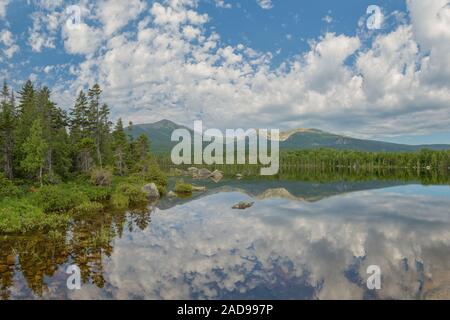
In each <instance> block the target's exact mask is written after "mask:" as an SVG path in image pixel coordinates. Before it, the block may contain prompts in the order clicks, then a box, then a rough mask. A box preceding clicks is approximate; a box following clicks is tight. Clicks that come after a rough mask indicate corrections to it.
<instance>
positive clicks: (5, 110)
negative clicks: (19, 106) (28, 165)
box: [0, 82, 16, 179]
mask: <svg viewBox="0 0 450 320" xmlns="http://www.w3.org/2000/svg"><path fill="white" fill-rule="evenodd" d="M14 109H15V107H14V95H13V93H12V92H11V94H10V92H9V88H8V86H7V84H6V82H5V83H4V84H3V89H2V92H1V104H0V144H1V146H0V149H1V150H2V153H3V159H0V161H1V162H2V164H3V171H4V174H5V176H6V177H7V178H9V179H12V178H13V177H14V170H13V152H14V128H15V124H16V120H15V110H14Z"/></svg>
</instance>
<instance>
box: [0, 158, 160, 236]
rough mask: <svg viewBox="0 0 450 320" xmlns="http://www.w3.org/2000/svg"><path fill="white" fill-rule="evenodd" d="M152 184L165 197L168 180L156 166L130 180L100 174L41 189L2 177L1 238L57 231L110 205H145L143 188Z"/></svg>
mask: <svg viewBox="0 0 450 320" xmlns="http://www.w3.org/2000/svg"><path fill="white" fill-rule="evenodd" d="M150 182H154V183H155V184H156V185H157V187H158V190H159V191H160V194H165V190H166V187H167V177H166V176H165V174H164V173H162V172H161V171H160V170H159V169H158V168H157V167H156V166H154V165H153V164H151V165H149V166H148V167H147V169H146V171H145V172H144V171H143V172H141V173H139V174H133V175H131V176H128V177H115V176H112V177H111V176H110V175H109V172H108V171H107V170H103V171H102V170H97V171H96V172H94V173H93V174H92V176H91V177H87V176H78V177H76V178H75V179H74V180H72V181H70V182H66V183H59V184H57V185H44V186H43V187H40V188H37V187H34V186H27V185H25V184H21V186H20V187H18V186H16V185H15V184H14V183H13V182H11V181H10V180H8V179H6V178H4V177H3V176H2V175H1V174H0V234H2V233H4V234H10V233H13V234H14V233H17V234H18V233H27V232H30V231H39V230H46V231H48V232H50V231H52V230H53V231H57V229H58V228H60V227H64V226H66V225H67V223H68V222H69V221H70V219H71V218H72V215H74V214H79V213H81V214H87V213H88V214H96V213H99V212H101V211H102V210H103V209H104V206H107V205H108V204H110V205H112V206H113V207H115V208H118V209H125V208H128V207H130V206H134V205H139V204H142V203H145V202H146V201H147V197H146V194H145V193H144V192H143V191H142V187H143V186H144V185H145V184H146V183H150Z"/></svg>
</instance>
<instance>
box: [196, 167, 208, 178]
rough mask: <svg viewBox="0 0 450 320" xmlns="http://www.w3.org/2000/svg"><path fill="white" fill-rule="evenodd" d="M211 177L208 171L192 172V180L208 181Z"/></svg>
mask: <svg viewBox="0 0 450 320" xmlns="http://www.w3.org/2000/svg"><path fill="white" fill-rule="evenodd" d="M210 175H211V171H209V170H208V169H205V168H203V169H199V170H197V171H195V172H193V174H192V177H193V178H194V179H208V178H209V177H210Z"/></svg>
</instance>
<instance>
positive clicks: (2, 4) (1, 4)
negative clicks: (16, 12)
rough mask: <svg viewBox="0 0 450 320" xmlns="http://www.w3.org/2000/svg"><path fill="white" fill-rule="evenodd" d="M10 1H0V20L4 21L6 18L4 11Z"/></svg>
mask: <svg viewBox="0 0 450 320" xmlns="http://www.w3.org/2000/svg"><path fill="white" fill-rule="evenodd" d="M9 1H10V0H0V19H4V18H5V16H6V9H7V8H8V4H9Z"/></svg>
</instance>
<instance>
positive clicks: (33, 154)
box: [21, 119, 48, 185]
mask: <svg viewBox="0 0 450 320" xmlns="http://www.w3.org/2000/svg"><path fill="white" fill-rule="evenodd" d="M22 149H23V152H24V155H25V158H24V159H23V160H22V162H21V166H22V168H23V170H24V171H25V172H27V173H29V174H31V175H36V173H37V176H38V178H39V181H40V184H41V185H42V175H43V169H44V164H45V155H46V152H47V149H48V145H47V143H46V142H45V140H44V134H43V132H42V126H41V121H40V120H39V119H36V120H35V121H34V122H33V125H32V126H31V129H30V136H29V137H28V138H27V139H25V142H24V144H23V145H22Z"/></svg>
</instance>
